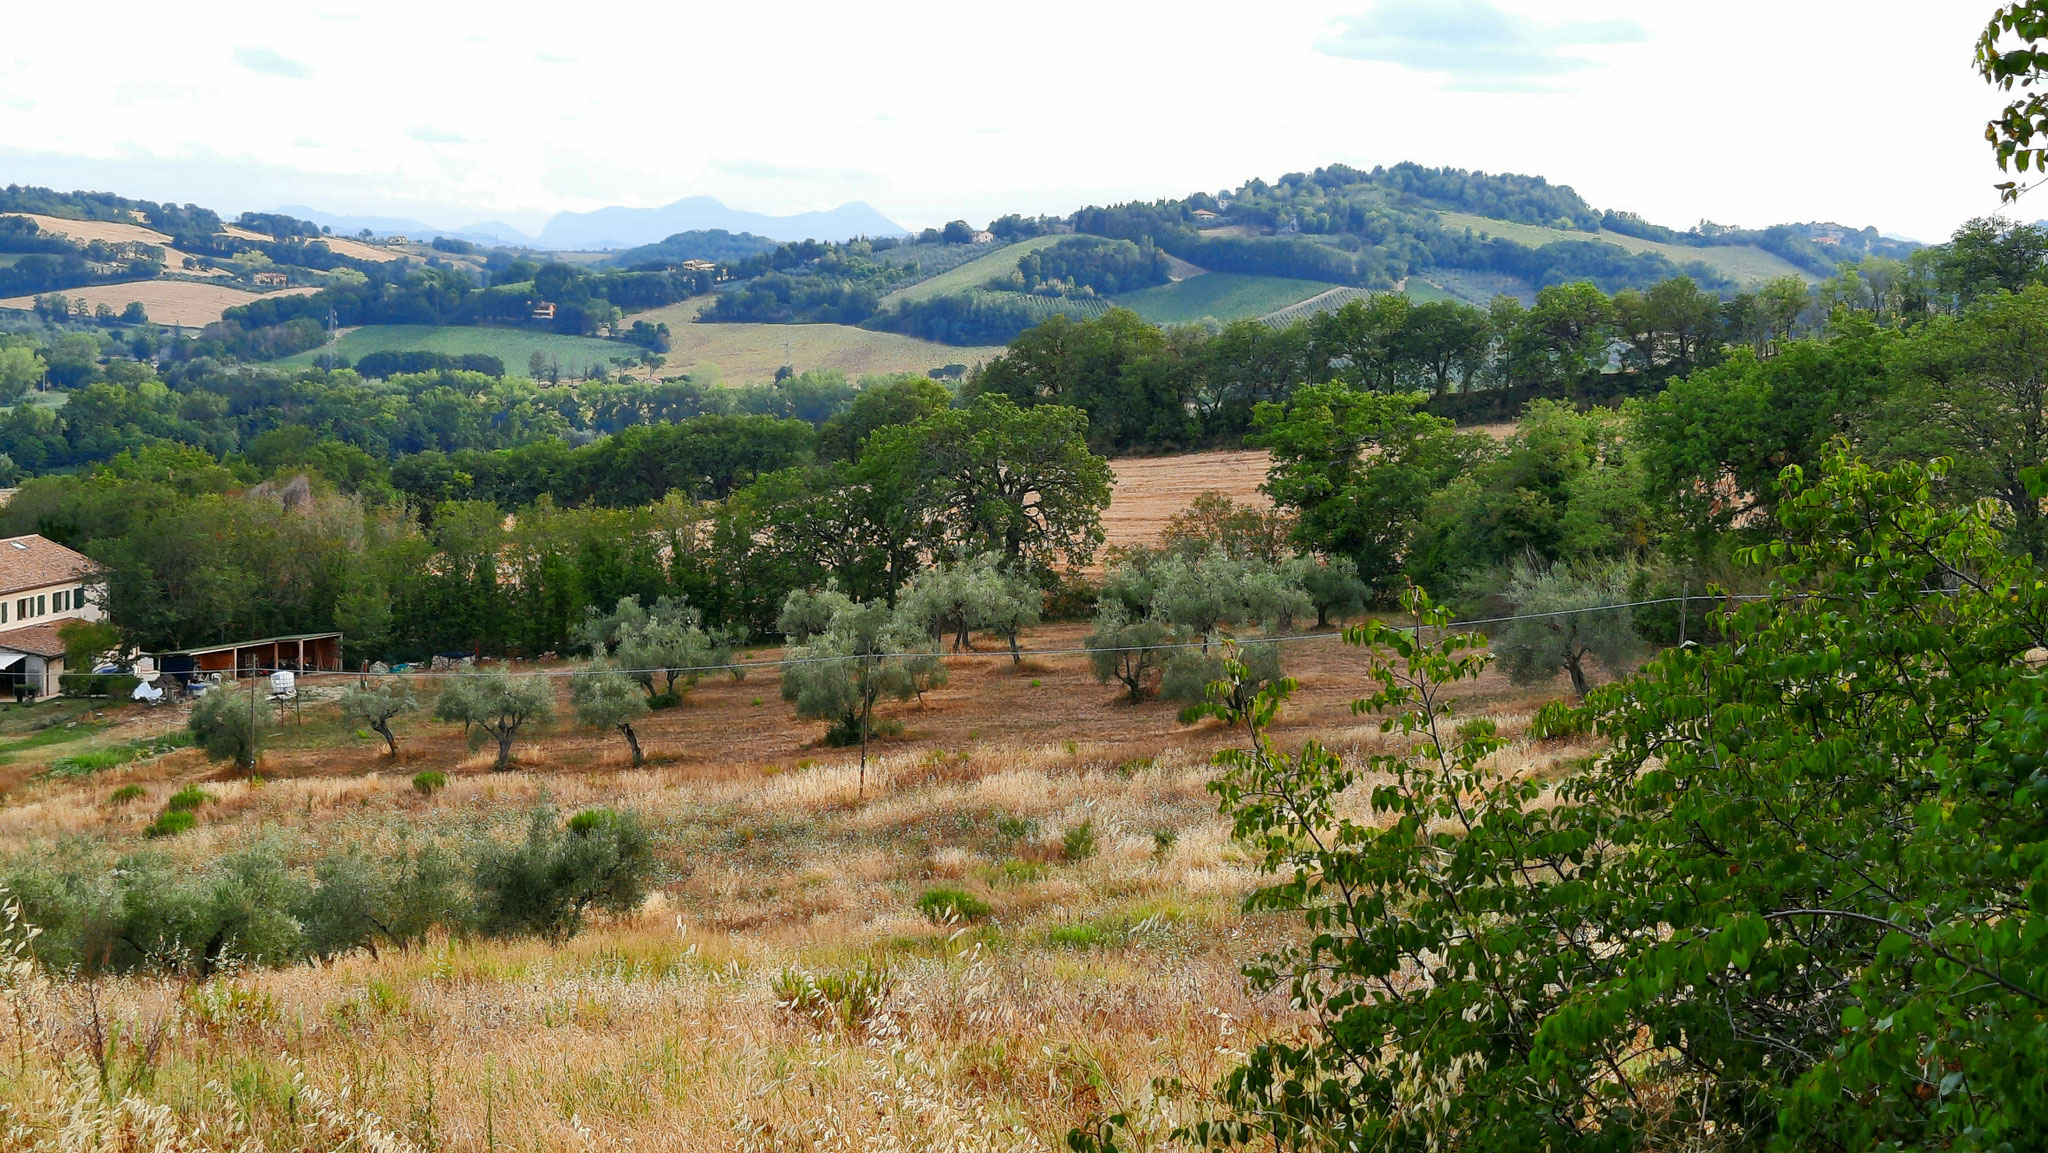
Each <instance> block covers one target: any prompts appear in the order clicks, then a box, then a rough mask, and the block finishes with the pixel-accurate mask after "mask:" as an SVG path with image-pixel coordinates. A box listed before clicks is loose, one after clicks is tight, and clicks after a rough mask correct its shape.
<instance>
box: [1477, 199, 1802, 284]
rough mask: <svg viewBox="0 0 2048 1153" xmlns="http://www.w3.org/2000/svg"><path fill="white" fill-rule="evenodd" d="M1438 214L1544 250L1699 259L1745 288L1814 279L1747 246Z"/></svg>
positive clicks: (1681, 263)
mask: <svg viewBox="0 0 2048 1153" xmlns="http://www.w3.org/2000/svg"><path fill="white" fill-rule="evenodd" d="M1437 215H1438V216H1440V217H1442V218H1443V222H1444V226H1445V227H1446V228H1469V229H1471V230H1472V231H1474V232H1483V233H1486V234H1488V235H1490V236H1503V237H1506V238H1507V239H1509V240H1512V241H1514V242H1515V243H1517V244H1526V245H1528V246H1530V247H1531V248H1540V247H1542V246H1543V245H1546V244H1549V243H1551V242H1552V241H1557V240H1598V241H1603V242H1605V243H1607V244H1612V245H1614V246H1615V247H1616V248H1621V249H1626V250H1627V251H1629V252H1654V253H1657V254H1658V255H1659V256H1662V257H1664V258H1665V259H1667V260H1669V261H1671V263H1673V264H1676V265H1678V266H1680V267H1684V266H1685V265H1686V264H1688V263H1690V262H1692V261H1695V260H1697V261H1699V262H1700V263H1702V264H1705V265H1706V266H1707V267H1709V268H1712V269H1714V270H1715V271H1717V272H1719V273H1720V274H1721V275H1723V276H1725V277H1727V278H1728V279H1730V280H1733V281H1734V282H1735V283H1737V284H1740V285H1743V286H1745V287H1747V286H1749V285H1753V284H1759V283H1761V282H1763V281H1766V280H1775V279H1777V278H1778V277H1780V276H1796V277H1799V278H1800V279H1801V280H1805V281H1808V282H1811V281H1812V280H1813V279H1814V277H1813V275H1812V274H1811V273H1808V272H1804V271H1802V270H1801V269H1800V268H1799V267H1798V266H1797V265H1795V264H1792V263H1790V262H1789V261H1787V260H1785V259H1784V258H1783V257H1780V256H1774V255H1772V254H1771V253H1768V252H1765V251H1764V250H1763V249H1761V248H1754V247H1751V246H1749V245H1746V244H1745V245H1738V246H1716V247H1712V248H1688V247H1686V246H1685V245H1683V244H1661V243H1659V242H1657V241H1655V240H1643V239H1641V238H1640V237H1635V236H1623V235H1622V234H1621V233H1619V232H1604V231H1603V232H1568V231H1566V230H1564V229H1561V228H1544V227H1541V226H1540V225H1535V224H1517V223H1515V222H1513V221H1511V220H1494V219H1491V218H1489V217H1485V216H1473V215H1471V214H1469V213H1464V212H1439V213H1437Z"/></svg>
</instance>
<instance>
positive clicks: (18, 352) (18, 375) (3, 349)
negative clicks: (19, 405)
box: [0, 344, 48, 403]
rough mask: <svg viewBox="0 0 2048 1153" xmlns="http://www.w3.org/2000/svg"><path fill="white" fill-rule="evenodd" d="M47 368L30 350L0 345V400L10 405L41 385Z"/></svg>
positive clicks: (33, 351) (32, 350)
mask: <svg viewBox="0 0 2048 1153" xmlns="http://www.w3.org/2000/svg"><path fill="white" fill-rule="evenodd" d="M47 368H48V366H47V365H46V364H44V362H43V358H42V357H40V356H37V355H36V353H35V350H34V349H32V348H27V347H24V346H22V345H18V344H17V345H11V346H9V345H0V400H4V401H7V402H9V403H12V402H13V401H14V400H16V399H17V398H19V397H20V396H21V395H22V394H23V393H25V392H27V391H28V390H29V389H31V388H34V387H35V386H36V385H37V384H39V383H41V382H42V379H43V373H44V371H45V370H46V369H47Z"/></svg>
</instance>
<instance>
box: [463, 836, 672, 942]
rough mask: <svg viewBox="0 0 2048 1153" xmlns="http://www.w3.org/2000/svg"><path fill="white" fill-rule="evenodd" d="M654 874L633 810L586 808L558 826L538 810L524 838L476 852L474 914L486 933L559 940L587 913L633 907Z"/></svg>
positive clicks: (572, 932) (648, 841)
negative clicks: (475, 907) (513, 842)
mask: <svg viewBox="0 0 2048 1153" xmlns="http://www.w3.org/2000/svg"><path fill="white" fill-rule="evenodd" d="M654 873H655V859H654V847H653V842H652V840H651V839H650V838H649V837H648V835H647V831H646V829H645V828H644V827H643V826H642V825H641V823H640V820H639V818H638V817H636V816H634V815H633V814H631V813H614V812H612V811H610V810H608V809H590V810H586V811H584V812H581V813H578V814H576V815H575V816H574V817H572V818H570V820H569V821H567V822H566V823H561V822H558V821H557V819H556V816H555V814H554V812H553V811H552V810H550V809H546V808H542V809H539V810H536V811H535V812H534V814H533V818H532V821H531V822H530V824H529V825H528V828H527V833H526V838H525V840H523V841H521V842H519V843H518V844H515V845H509V846H508V845H492V846H489V847H487V848H485V849H484V850H483V851H482V852H481V853H480V854H479V855H478V858H477V862H476V868H475V884H476V890H477V899H478V906H479V907H478V915H479V919H480V922H481V924H482V927H483V929H484V931H485V932H488V933H494V934H500V935H518V934H529V933H530V934H533V935H536V936H539V937H541V938H543V939H545V940H548V941H557V942H559V941H565V940H567V939H569V938H570V937H573V936H575V935H576V934H577V932H579V931H580V930H581V929H582V928H583V919H584V917H585V915H586V914H588V913H589V912H591V911H593V910H596V911H601V912H606V913H611V914H613V915H622V914H625V913H630V912H632V911H634V910H635V909H638V908H639V907H640V903H641V902H642V901H644V900H645V899H646V897H647V893H648V889H649V887H650V886H651V885H652V884H653V882H654Z"/></svg>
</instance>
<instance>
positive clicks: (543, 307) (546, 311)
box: [533, 300, 555, 320]
mask: <svg viewBox="0 0 2048 1153" xmlns="http://www.w3.org/2000/svg"><path fill="white" fill-rule="evenodd" d="M533 318H534V319H535V320H553V319H554V318H555V302H554V301H552V300H543V301H541V302H540V303H539V304H536V305H534V306H533Z"/></svg>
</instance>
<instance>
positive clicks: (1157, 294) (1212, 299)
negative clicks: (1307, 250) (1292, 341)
mask: <svg viewBox="0 0 2048 1153" xmlns="http://www.w3.org/2000/svg"><path fill="white" fill-rule="evenodd" d="M1335 287H1337V286H1336V285H1334V284H1325V283H1323V282H1321V281H1316V280H1294V279H1291V278H1289V277H1284V276H1245V275H1241V274H1238V273H1234V272H1208V273H1203V274H1202V275H1201V276H1190V277H1188V278H1187V279H1186V280H1181V281H1176V282H1174V283H1172V284H1159V285H1154V286H1153V287H1151V288H1141V289H1139V290H1138V291H1136V292H1126V293H1123V294H1121V295H1119V296H1118V297H1117V298H1116V303H1117V304H1118V305H1120V306H1122V307H1124V308H1128V309H1130V310H1131V311H1133V312H1135V313H1137V314H1138V315H1139V316H1142V317H1144V318H1145V319H1146V320H1149V321H1151V322H1152V323H1154V324H1192V323H1194V322H1196V321H1198V320H1203V319H1206V318H1212V317H1213V318H1214V319H1216V320H1242V319H1246V318H1249V317H1257V316H1265V315H1266V314H1267V313H1270V312H1278V311H1280V310H1281V309H1283V308H1286V307H1288V306H1289V305H1293V304H1299V303H1301V302H1302V301H1304V300H1307V299H1308V298H1309V297H1311V296H1315V295H1318V294H1320V293H1324V292H1328V291H1329V290H1331V289H1332V288H1335Z"/></svg>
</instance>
